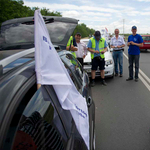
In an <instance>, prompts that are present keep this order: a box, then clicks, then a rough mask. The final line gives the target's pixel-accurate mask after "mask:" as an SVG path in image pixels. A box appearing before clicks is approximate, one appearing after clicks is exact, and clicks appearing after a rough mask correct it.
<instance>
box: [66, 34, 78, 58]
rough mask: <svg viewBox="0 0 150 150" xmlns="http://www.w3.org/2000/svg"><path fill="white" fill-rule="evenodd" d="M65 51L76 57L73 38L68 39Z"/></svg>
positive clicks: (75, 45)
mask: <svg viewBox="0 0 150 150" xmlns="http://www.w3.org/2000/svg"><path fill="white" fill-rule="evenodd" d="M66 50H69V51H71V53H72V54H73V55H74V56H75V57H76V53H75V51H77V50H78V48H77V43H76V40H75V38H74V37H73V36H71V37H70V38H69V41H68V43H67V46H66Z"/></svg>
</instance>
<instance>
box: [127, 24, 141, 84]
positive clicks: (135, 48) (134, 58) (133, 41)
mask: <svg viewBox="0 0 150 150" xmlns="http://www.w3.org/2000/svg"><path fill="white" fill-rule="evenodd" d="M131 31H132V35H130V36H129V37H128V44H127V45H128V46H129V49H128V57H129V78H128V79H126V81H130V80H133V63H135V81H136V82H137V81H138V73H139V59H140V48H139V47H142V46H143V39H142V37H141V35H139V34H136V32H137V27H136V26H133V27H132V30H131Z"/></svg>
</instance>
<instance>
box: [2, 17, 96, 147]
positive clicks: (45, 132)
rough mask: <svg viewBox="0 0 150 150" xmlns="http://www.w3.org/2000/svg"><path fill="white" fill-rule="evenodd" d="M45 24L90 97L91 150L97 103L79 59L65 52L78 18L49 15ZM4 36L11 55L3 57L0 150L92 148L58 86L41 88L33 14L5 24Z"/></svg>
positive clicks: (78, 84) (4, 48) (77, 83)
mask: <svg viewBox="0 0 150 150" xmlns="http://www.w3.org/2000/svg"><path fill="white" fill-rule="evenodd" d="M45 22H46V25H47V27H48V31H49V32H50V36H51V41H52V42H53V44H55V48H56V49H57V51H58V54H59V56H60V58H61V60H62V62H63V63H64V66H65V67H66V69H67V71H68V73H69V75H70V77H71V79H72V81H73V82H74V84H75V86H76V88H77V90H78V91H79V92H80V93H81V94H82V95H83V97H85V98H86V102H87V106H88V113H89V126H90V129H89V133H90V135H89V136H90V150H94V149H95V134H94V133H95V104H94V101H93V99H92V98H91V89H90V86H89V78H88V75H87V73H86V72H84V71H83V70H81V69H82V67H81V66H80V63H78V61H77V59H76V58H75V57H74V56H73V55H72V54H71V53H70V52H69V51H66V50H63V47H65V46H66V44H67V41H68V39H69V37H70V35H71V34H72V32H73V30H74V28H75V27H76V25H77V23H78V21H77V20H75V19H69V18H63V17H53V16H52V17H51V16H46V17H45ZM62 29H63V30H62ZM51 31H52V33H51ZM17 32H18V33H17ZM25 33H28V34H29V35H26V34H25ZM16 36H19V37H16ZM1 37H2V38H4V40H5V43H2V44H1V51H0V53H1V56H3V53H5V52H6V51H7V57H4V58H2V59H1V61H0V112H1V113H0V136H1V140H0V149H1V150H11V149H12V150H18V149H26V150H42V149H44V150H48V149H50V150H52V149H55V150H71V149H73V150H79V149H80V150H87V147H86V145H85V142H84V140H83V138H82V137H81V135H80V134H79V132H78V130H77V128H76V126H75V123H74V121H73V118H72V115H71V113H70V111H69V110H64V109H63V108H62V107H61V105H60V103H59V100H58V97H57V95H56V93H55V90H54V88H53V85H42V86H41V88H39V89H38V90H37V84H36V74H35V60H34V51H35V48H34V44H33V43H34V39H33V37H34V20H33V17H28V18H20V19H13V20H9V21H6V22H4V23H3V24H2V35H1ZM31 47H32V48H31ZM15 49H17V50H20V52H16V53H15V54H13V55H10V56H9V50H11V51H12V50H15ZM54 63H55V62H54ZM72 63H73V64H72Z"/></svg>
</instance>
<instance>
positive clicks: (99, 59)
mask: <svg viewBox="0 0 150 150" xmlns="http://www.w3.org/2000/svg"><path fill="white" fill-rule="evenodd" d="M87 47H88V49H87V50H88V51H90V52H91V59H92V68H91V70H92V71H91V75H92V83H91V86H94V85H95V72H96V70H97V68H98V67H99V70H100V74H101V79H102V84H103V85H107V84H106V82H105V72H104V69H105V56H104V53H105V52H106V51H107V43H106V41H105V39H104V38H102V37H101V33H100V31H95V34H94V37H92V38H90V40H89V43H88V45H87Z"/></svg>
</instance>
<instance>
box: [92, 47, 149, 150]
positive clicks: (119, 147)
mask: <svg viewBox="0 0 150 150" xmlns="http://www.w3.org/2000/svg"><path fill="white" fill-rule="evenodd" d="M124 53H125V54H126V55H127V47H126V48H125V51H124ZM123 59H124V61H123V63H124V65H123V77H122V78H121V77H114V78H113V79H106V82H107V86H103V85H101V82H100V78H97V79H96V85H95V86H94V87H92V95H93V99H94V101H95V106H96V110H95V113H96V116H95V117H96V150H150V91H149V90H148V88H147V87H146V86H145V84H144V83H143V80H142V78H140V79H139V82H135V81H134V80H132V81H128V82H127V81H126V78H128V60H127V58H126V57H124V58H123ZM140 69H141V70H142V72H143V73H145V74H146V76H147V77H148V78H150V51H148V52H142V53H141V57H140ZM144 81H145V82H146V84H147V85H150V83H148V82H147V80H144Z"/></svg>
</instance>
